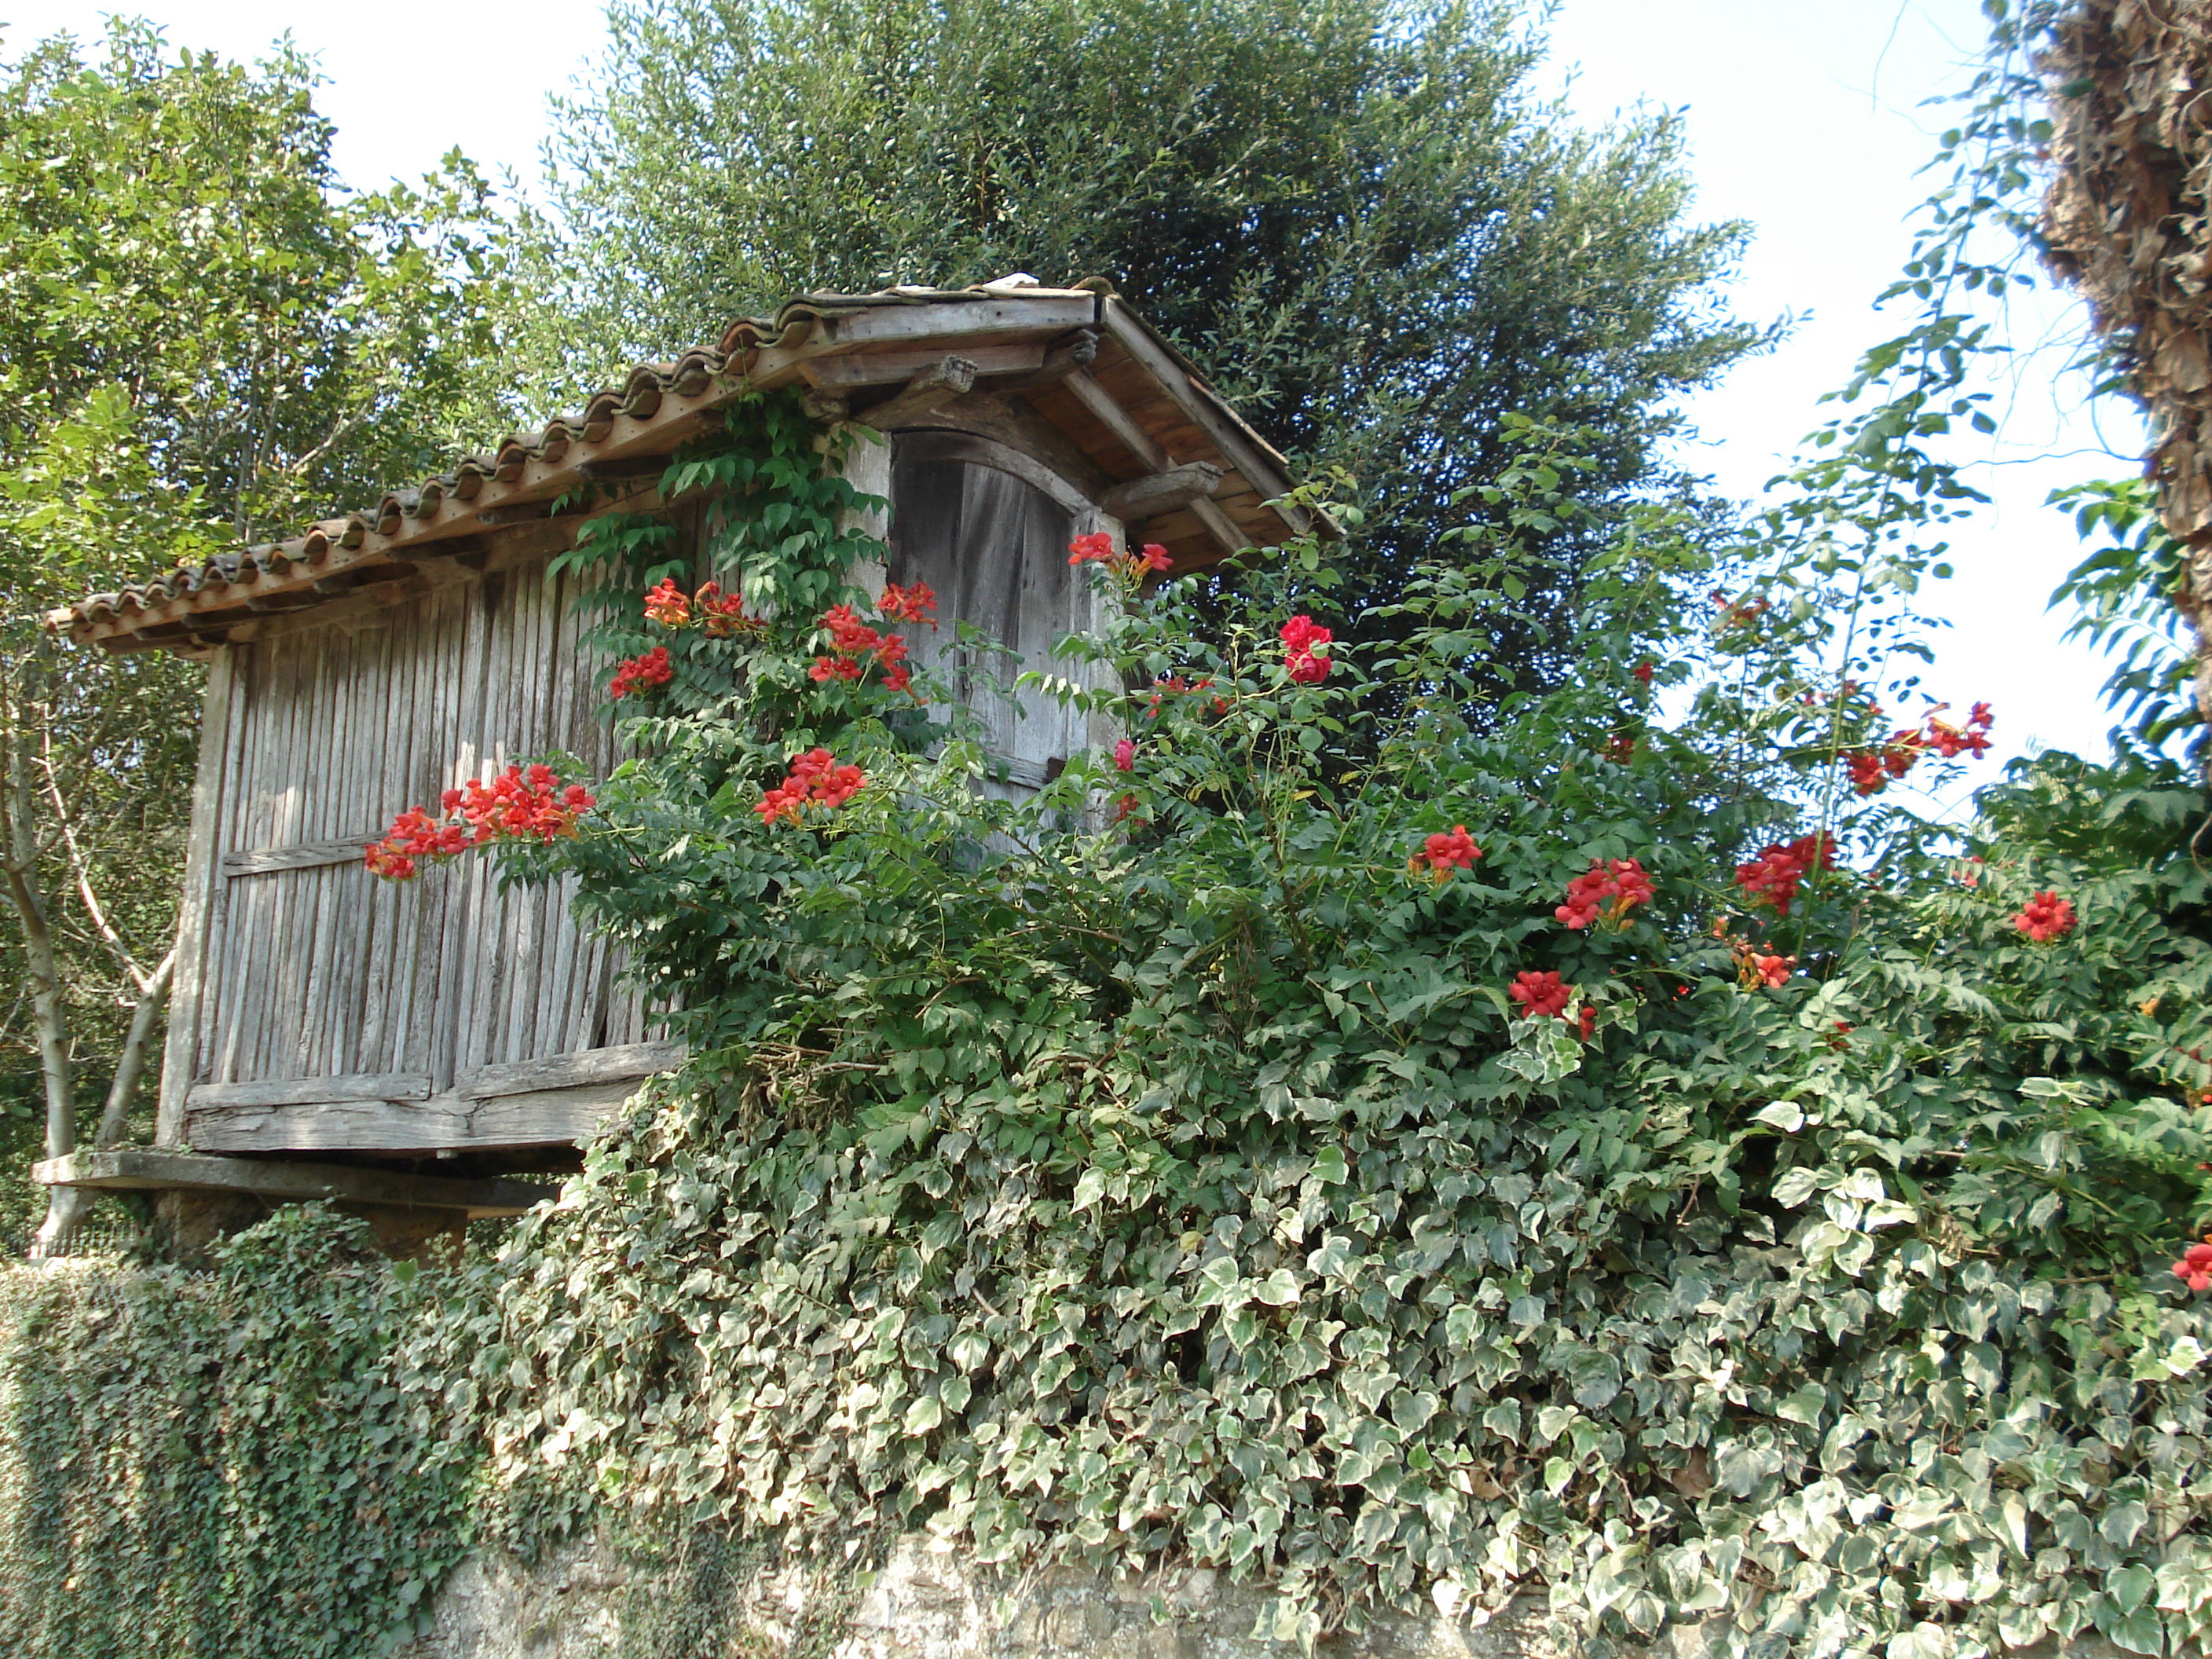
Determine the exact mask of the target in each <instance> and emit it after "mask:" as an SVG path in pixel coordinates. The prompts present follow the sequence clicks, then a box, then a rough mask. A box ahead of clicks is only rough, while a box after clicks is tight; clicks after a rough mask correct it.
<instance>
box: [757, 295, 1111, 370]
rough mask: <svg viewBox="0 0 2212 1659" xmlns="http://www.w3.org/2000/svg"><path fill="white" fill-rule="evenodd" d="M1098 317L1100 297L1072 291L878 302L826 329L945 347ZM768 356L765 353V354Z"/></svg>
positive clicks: (1045, 332)
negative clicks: (909, 302)
mask: <svg viewBox="0 0 2212 1659" xmlns="http://www.w3.org/2000/svg"><path fill="white" fill-rule="evenodd" d="M1097 319H1098V297H1097V295H1094V294H1088V293H1075V292H1072V291H1071V292H1068V293H1066V295H1065V297H1061V296H1060V295H1054V296H1053V297H1051V298H1034V299H1025V300H957V301H940V302H939V303H938V304H935V305H927V304H925V305H913V306H872V307H869V308H868V309H867V310H866V311H860V312H855V313H851V314H849V315H847V316H841V317H834V318H829V319H825V320H824V323H823V332H824V333H825V334H826V335H827V336H828V337H829V338H830V339H832V340H834V341H835V342H836V343H838V344H839V345H849V344H853V343H858V342H862V341H865V342H867V343H871V344H883V343H888V342H890V341H893V340H915V339H932V340H935V341H937V342H938V344H939V349H957V348H958V347H959V346H961V345H963V344H966V343H982V342H984V341H987V340H988V339H989V338H990V337H992V336H994V335H1007V334H1024V333H1029V334H1035V335H1036V336H1038V337H1041V338H1048V337H1052V336H1054V335H1057V334H1062V333H1065V332H1066V331H1068V330H1069V329H1072V328H1085V327H1088V326H1090V325H1091V324H1093V323H1095V322H1096V321H1097ZM763 355H765V354H763Z"/></svg>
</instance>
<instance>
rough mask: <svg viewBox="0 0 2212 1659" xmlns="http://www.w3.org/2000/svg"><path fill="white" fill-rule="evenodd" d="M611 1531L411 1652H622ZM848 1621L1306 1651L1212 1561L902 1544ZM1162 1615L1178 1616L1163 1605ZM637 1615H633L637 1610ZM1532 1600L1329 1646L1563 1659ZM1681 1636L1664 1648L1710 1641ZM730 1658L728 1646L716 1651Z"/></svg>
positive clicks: (860, 1656) (1104, 1642)
mask: <svg viewBox="0 0 2212 1659" xmlns="http://www.w3.org/2000/svg"><path fill="white" fill-rule="evenodd" d="M634 1571H635V1570H634V1569H632V1568H630V1567H629V1566H628V1565H625V1564H624V1562H623V1560H622V1559H620V1557H619V1556H618V1555H617V1553H615V1552H613V1551H612V1550H611V1549H609V1548H607V1547H605V1545H603V1544H596V1543H595V1544H591V1545H586V1546H583V1547H574V1548H570V1549H568V1550H565V1551H562V1552H560V1553H556V1554H554V1555H552V1556H550V1557H548V1558H547V1559H544V1560H542V1561H540V1562H538V1564H537V1565H534V1566H528V1567H526V1566H524V1565H521V1564H520V1562H517V1561H514V1560H513V1559H505V1558H501V1557H498V1556H492V1555H482V1556H477V1557H475V1558H473V1559H471V1560H469V1561H468V1562H466V1563H465V1564H464V1565H462V1566H461V1567H460V1568H459V1571H456V1572H455V1574H454V1575H453V1578H452V1579H451V1580H450V1581H448V1583H447V1586H446V1588H445V1589H444V1590H443V1591H441V1594H440V1595H439V1597H438V1599H437V1601H436V1603H435V1607H434V1609H433V1621H434V1622H433V1626H432V1628H431V1630H430V1632H429V1633H428V1635H426V1636H424V1637H422V1638H419V1639H418V1640H417V1641H416V1642H415V1643H414V1644H412V1645H411V1646H410V1647H409V1648H407V1649H405V1650H403V1654H402V1656H401V1659H611V1656H613V1655H615V1654H616V1653H617V1652H618V1651H619V1645H620V1641H621V1632H622V1625H623V1615H624V1607H625V1603H626V1602H632V1601H633V1598H634V1597H635V1596H638V1595H641V1596H643V1597H645V1598H650V1597H652V1596H653V1595H654V1593H655V1586H654V1585H653V1583H635V1582H634V1580H633V1573H634ZM859 1583H860V1588H858V1589H857V1590H856V1592H855V1595H856V1599H855V1601H854V1605H853V1606H852V1607H851V1609H850V1613H849V1622H846V1623H845V1625H844V1631H845V1633H844V1635H843V1637H842V1639H841V1640H839V1641H838V1642H837V1643H836V1645H835V1646H834V1647H833V1648H831V1649H830V1650H829V1659H1288V1656H1291V1655H1293V1654H1295V1652H1296V1650H1295V1648H1292V1647H1291V1646H1288V1645H1286V1644H1279V1643H1273V1642H1263V1641H1255V1640H1253V1639H1252V1638H1251V1636H1250V1632H1251V1630H1252V1627H1253V1624H1254V1621H1255V1620H1256V1619H1257V1618H1258V1616H1259V1614H1260V1613H1261V1609H1262V1608H1263V1607H1265V1606H1266V1605H1267V1595H1266V1594H1265V1593H1264V1592H1263V1591H1261V1590H1258V1589H1253V1588H1251V1587H1249V1586H1239V1585H1232V1584H1231V1583H1228V1582H1227V1581H1226V1580H1225V1578H1224V1577H1222V1576H1221V1575H1219V1574H1217V1573H1213V1572H1210V1571H1203V1570H1199V1571H1186V1572H1180V1573H1171V1574H1168V1575H1164V1576H1163V1577H1158V1578H1147V1579H1138V1580H1126V1581H1119V1582H1115V1581H1109V1580H1106V1579H1103V1578H1101V1577H1096V1576H1093V1575H1090V1574H1085V1573H1079V1572H1067V1571H1062V1572H1055V1573H1052V1574H1049V1575H1042V1576H1037V1577H1030V1578H1027V1579H1013V1578H1006V1577H1000V1576H998V1575H996V1574H994V1573H991V1572H988V1571H980V1570H976V1569H973V1568H963V1566H962V1565H959V1563H958V1562H957V1560H956V1559H951V1558H948V1557H944V1556H939V1555H933V1554H931V1553H927V1551H926V1550H925V1549H923V1548H921V1547H918V1546H916V1545H915V1544H912V1543H909V1544H907V1545H903V1546H902V1547H900V1548H899V1550H898V1551H897V1552H896V1553H895V1554H894V1555H893V1556H892V1558H891V1559H890V1562H889V1563H888V1565H885V1566H884V1568H883V1569H882V1571H880V1572H878V1573H877V1574H875V1575H873V1576H872V1581H871V1580H868V1579H862V1580H860V1581H859ZM819 1599H820V1594H819V1591H818V1589H817V1588H816V1587H815V1586H814V1585H813V1584H812V1583H811V1582H810V1581H809V1580H808V1579H807V1578H805V1577H801V1576H799V1575H796V1574H782V1575H767V1576H763V1577H762V1578H760V1579H759V1580H758V1581H757V1582H756V1583H753V1584H752V1585H750V1587H749V1589H748V1591H747V1593H746V1594H745V1595H744V1596H743V1597H742V1598H741V1606H742V1611H741V1613H739V1615H738V1617H736V1618H735V1619H732V1620H729V1621H728V1622H729V1623H730V1624H731V1625H732V1626H734V1628H732V1630H731V1631H730V1632H729V1638H730V1646H729V1648H728V1649H726V1650H725V1651H726V1653H727V1654H728V1656H729V1659H754V1656H756V1655H757V1656H759V1659H781V1656H782V1655H783V1653H784V1652H785V1650H786V1644H787V1642H788V1641H789V1639H790V1638H791V1636H792V1635H793V1632H794V1630H795V1628H797V1627H798V1626H799V1625H800V1623H801V1622H802V1620H804V1618H805V1615H806V1613H808V1612H809V1611H810V1608H811V1607H812V1606H813V1605H814V1604H816V1603H817V1602H818V1601H819ZM1163 1615H1164V1616H1163ZM633 1616H635V1613H633ZM1533 1625H1534V1609H1533V1608H1530V1607H1527V1606H1526V1605H1525V1604H1524V1605H1522V1606H1516V1607H1513V1608H1509V1609H1508V1610H1507V1611H1506V1612H1505V1613H1504V1614H1502V1615H1500V1616H1498V1617H1496V1618H1492V1619H1482V1618H1480V1616H1479V1615H1478V1616H1476V1617H1468V1616H1465V1615H1462V1617H1460V1618H1458V1619H1447V1618H1443V1617H1442V1616H1438V1617H1437V1618H1433V1619H1427V1620H1414V1619H1395V1620H1389V1621H1388V1622H1387V1623H1385V1624H1384V1625H1383V1626H1381V1627H1379V1628H1377V1629H1376V1630H1373V1631H1370V1632H1367V1633H1365V1634H1363V1635H1361V1636H1358V1637H1343V1638H1338V1639H1337V1640H1336V1641H1334V1642H1333V1643H1331V1644H1329V1645H1328V1648H1327V1649H1326V1652H1327V1653H1328V1659H1565V1656H1564V1655H1562V1653H1561V1651H1560V1650H1559V1649H1558V1648H1557V1647H1555V1646H1553V1644H1550V1643H1548V1642H1547V1641H1545V1640H1544V1639H1543V1638H1542V1637H1541V1635H1539V1634H1538V1633H1537V1632H1536V1631H1535V1630H1534V1628H1533ZM1685 1634H1686V1635H1688V1636H1690V1637H1691V1638H1692V1642H1691V1645H1689V1646H1687V1647H1681V1646H1679V1645H1677V1644H1667V1645H1665V1646H1663V1647H1662V1653H1663V1654H1664V1655H1665V1656H1666V1659H1678V1656H1679V1659H1691V1656H1692V1655H1693V1654H1694V1653H1696V1652H1697V1651H1698V1650H1700V1649H1702V1647H1703V1644H1702V1643H1701V1642H1697V1641H1695V1639H1694V1633H1693V1632H1685ZM718 1659H720V1656H718Z"/></svg>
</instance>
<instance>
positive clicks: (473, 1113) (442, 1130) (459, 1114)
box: [185, 1078, 639, 1153]
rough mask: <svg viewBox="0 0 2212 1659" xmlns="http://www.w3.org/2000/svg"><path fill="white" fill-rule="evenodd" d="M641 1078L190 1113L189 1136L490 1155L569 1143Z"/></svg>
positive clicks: (247, 1148) (197, 1140)
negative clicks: (479, 1095)
mask: <svg viewBox="0 0 2212 1659" xmlns="http://www.w3.org/2000/svg"><path fill="white" fill-rule="evenodd" d="M638 1084H639V1079H636V1078H629V1079H621V1080H617V1081H611V1082H604V1083H591V1084H584V1085H580V1086H577V1087H574V1088H567V1089H539V1090H531V1091H525V1092H522V1093H519V1094H509V1095H501V1096H497V1097H493V1098H490V1099H486V1100H477V1099H471V1098H470V1097H466V1096H463V1095H458V1094H453V1093H450V1092H448V1093H445V1094H438V1095H433V1096H432V1097H429V1098H428V1099H427V1100H331V1101H300V1102H295V1103H288V1104H284V1105H271V1106H224V1107H220V1108H210V1109H205V1110H201V1109H197V1108H195V1109H191V1110H190V1111H188V1112H187V1113H186V1115H185V1138H186V1139H187V1140H188V1142H189V1143H190V1144H191V1146H192V1147H193V1148H194V1149H195V1150H197V1151H200V1152H419V1153H428V1152H489V1151H493V1150H498V1149H505V1148H513V1147H522V1146H574V1145H575V1144H576V1143H577V1142H579V1141H581V1140H583V1139H587V1138H588V1137H589V1136H590V1135H591V1134H592V1133H593V1131H595V1130H596V1129H597V1128H598V1127H599V1124H600V1122H601V1121H603V1120H604V1119H605V1117H606V1115H608V1114H609V1113H610V1112H611V1111H613V1110H614V1109H616V1108H617V1107H618V1106H620V1105H621V1104H622V1103H623V1102H624V1101H625V1100H628V1099H629V1097H630V1096H632V1095H633V1094H635V1093H636V1092H637V1088H638Z"/></svg>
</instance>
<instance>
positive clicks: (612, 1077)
mask: <svg viewBox="0 0 2212 1659" xmlns="http://www.w3.org/2000/svg"><path fill="white" fill-rule="evenodd" d="M688 1052H689V1051H688V1050H687V1049H686V1048H684V1045H683V1044H682V1043H680V1042H627V1043H623V1044H621V1045H619V1046H617V1047H615V1048H586V1049H583V1050H581V1051H580V1052H578V1053H574V1054H548V1055H546V1056H544V1057H543V1058H541V1059H538V1060H512V1061H509V1062H507V1063H506V1064H504V1065H499V1066H481V1067H479V1068H478V1069H477V1070H476V1071H473V1072H471V1073H467V1074H466V1075H465V1076H464V1077H462V1078H461V1079H459V1081H458V1082H456V1083H455V1084H454V1085H453V1092H454V1093H455V1094H457V1095H461V1096H464V1097H471V1098H483V1097H489V1096H494V1095H519V1094H525V1093H529V1092H532V1091H537V1090H543V1089H567V1088H574V1087H576V1086H578V1085H584V1084H592V1083H620V1082H624V1081H627V1080H629V1079H635V1078H641V1077H651V1076H653V1075H654V1074H655V1073H660V1072H672V1071H674V1070H675V1069H676V1068H677V1067H678V1066H681V1065H682V1064H683V1063H684V1056H685V1054H687V1053H688Z"/></svg>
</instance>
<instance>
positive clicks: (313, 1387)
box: [0, 1209, 486, 1659]
mask: <svg viewBox="0 0 2212 1659" xmlns="http://www.w3.org/2000/svg"><path fill="white" fill-rule="evenodd" d="M458 1311H459V1304H455V1303H453V1301H452V1300H451V1299H450V1287H449V1286H447V1285H445V1284H444V1283H443V1281H441V1280H439V1279H436V1278H435V1277H432V1278H428V1279H426V1278H422V1277H419V1276H417V1275H416V1274H415V1273H413V1272H412V1271H411V1270H410V1269H409V1268H407V1267H404V1266H399V1265H395V1264H393V1263H392V1262H389V1261H386V1260H385V1259H384V1258H383V1257H382V1256H381V1255H380V1254H379V1253H378V1252H377V1251H376V1250H375V1249H374V1243H373V1241H372V1240H371V1239H370V1237H369V1236H368V1228H367V1226H366V1225H365V1224H362V1223H359V1222H351V1221H346V1220H343V1219H341V1218H337V1217H333V1216H331V1215H327V1214H325V1213H323V1212H320V1211H319V1210H305V1209H300V1210H290V1211H287V1212H283V1213H281V1214H280V1215H278V1216H277V1217H276V1218H274V1219H272V1220H270V1221H269V1222H267V1223H265V1224H264V1225H262V1226H260V1227H258V1228H256V1229H254V1230H253V1231H252V1232H250V1233H248V1234H246V1235H245V1236H244V1237H240V1239H238V1240H237V1241H235V1242H234V1243H231V1244H229V1245H228V1246H227V1247H226V1248H225V1249H223V1251H222V1255H221V1259H220V1261H219V1264H218V1265H217V1266H216V1267H215V1268H214V1269H213V1270H211V1271H209V1272H204V1273H187V1272H184V1271H181V1270H178V1269H173V1268H162V1267H151V1268H143V1269H142V1268H127V1267H114V1266H94V1265H78V1266H66V1267H56V1268H53V1269H51V1270H48V1271H44V1272H35V1271H31V1270H27V1269H15V1270H11V1271H9V1272H7V1273H4V1274H0V1652H5V1653H8V1654H10V1655H20V1656H22V1659H105V1656H115V1659H126V1656H129V1659H136V1656H141V1655H143V1656H147V1659H152V1656H155V1655H161V1656H165V1659H201V1656H205V1659H310V1656H317V1659H357V1656H361V1655H364V1654H368V1653H373V1652H374V1651H376V1650H377V1648H378V1645H379V1644H380V1643H381V1642H382V1641H383V1640H384V1639H385V1638H386V1637H387V1636H389V1635H390V1634H391V1633H392V1632H393V1631H394V1630H395V1629H398V1628H400V1627H403V1626H405V1625H406V1624H407V1622H408V1620H410V1617H411V1616H412V1615H413V1614H414V1613H416V1612H417V1611H419V1610H420V1609H421V1608H422V1606H423V1604H424V1601H425V1598H426V1597H427V1596H428V1594H429V1592H430V1591H431V1589H433V1588H434V1587H435V1585H436V1584H437V1583H438V1582H439V1580H440V1579H441V1578H442V1577H444V1576H445V1574H446V1573H447V1571H449V1570H450V1569H451V1568H452V1566H453V1564H454V1563H455V1562H456V1561H457V1560H459V1559H460V1557H461V1556H462V1554H463V1553H465V1551H466V1550H467V1548H468V1547H469V1545H470V1543H471V1541H472V1539H473V1538H474V1537H475V1535H476V1534H477V1530H478V1522H477V1520H476V1518H475V1507H476V1504H477V1491H478V1487H479V1485H480V1478H479V1477H480V1471H481V1469H482V1468H483V1464H484V1461H485V1454H486V1448H485V1444H484V1441H483V1434H482V1431H481V1427H480V1425H479V1424H478V1422H477V1419H475V1416H474V1414H473V1413H472V1412H471V1403H472V1399H471V1395H472V1391H471V1388H470V1386H469V1384H468V1382H467V1379H466V1378H465V1376H456V1375H455V1374H454V1373H453V1370H451V1366H452V1362H453V1357H454V1354H455V1352H456V1350H455V1346H454V1340H455V1337H456V1335H457V1334H458V1333H457V1332H456V1330H455V1329H454V1328H453V1318H454V1316H455V1315H456V1313H457V1312H458Z"/></svg>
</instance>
